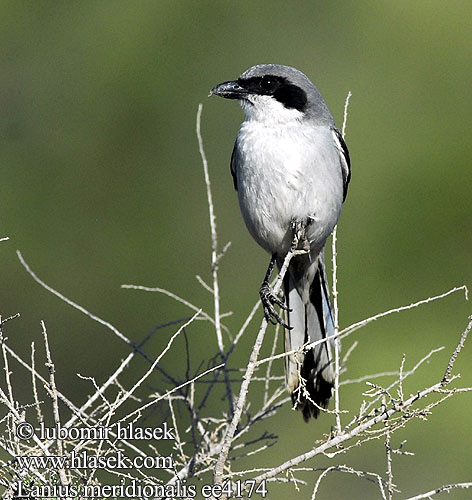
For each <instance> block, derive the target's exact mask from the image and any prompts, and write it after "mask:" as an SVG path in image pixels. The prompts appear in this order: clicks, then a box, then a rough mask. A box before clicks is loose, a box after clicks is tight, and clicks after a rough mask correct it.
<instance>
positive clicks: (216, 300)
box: [196, 104, 234, 416]
mask: <svg viewBox="0 0 472 500" xmlns="http://www.w3.org/2000/svg"><path fill="white" fill-rule="evenodd" d="M202 109H203V105H202V104H199V105H198V111H197V124H196V133H197V139H198V149H199V151H200V157H201V159H202V164H203V173H204V176H205V184H206V190H207V201H208V210H209V216H210V231H211V274H212V277H213V309H214V315H215V318H214V319H215V331H216V338H217V341H218V349H219V350H220V355H221V360H222V361H223V363H224V368H223V371H224V377H225V383H226V393H227V397H228V404H229V412H230V416H231V415H233V413H234V407H233V391H232V389H231V384H230V382H229V374H228V369H227V367H226V361H227V356H226V353H225V347H224V343H223V335H222V333H221V315H220V285H219V280H218V263H219V260H220V259H221V257H222V256H223V254H224V253H225V252H226V250H227V248H228V247H229V246H228V245H227V246H226V247H225V248H224V249H223V251H222V253H221V255H218V235H217V232H216V215H215V209H214V206H213V196H212V193H211V182H210V174H209V171H208V161H207V158H206V154H205V149H204V148H203V139H202V134H201V129H200V124H201V117H202Z"/></svg>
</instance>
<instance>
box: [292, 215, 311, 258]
mask: <svg viewBox="0 0 472 500" xmlns="http://www.w3.org/2000/svg"><path fill="white" fill-rule="evenodd" d="M312 222H313V219H312V218H310V217H308V218H307V219H305V220H297V219H294V220H292V233H293V239H292V246H291V249H292V251H297V250H298V251H300V252H302V253H309V251H310V241H309V240H308V237H307V235H306V228H307V227H308V226H309V225H310V224H311V223H312Z"/></svg>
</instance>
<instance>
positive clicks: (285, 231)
mask: <svg viewBox="0 0 472 500" xmlns="http://www.w3.org/2000/svg"><path fill="white" fill-rule="evenodd" d="M213 94H214V95H218V96H221V97H224V98H227V99H237V100H239V102H240V104H241V106H242V108H243V110H244V111H245V113H246V119H245V121H244V122H243V123H242V124H241V127H240V129H239V133H238V136H237V139H236V143H235V145H234V149H233V154H232V157H231V174H232V176H233V181H234V187H235V188H236V190H237V192H238V198H239V204H240V208H241V212H242V215H243V218H244V221H245V223H246V226H247V228H248V230H249V232H250V233H251V235H252V237H253V238H254V239H255V240H256V242H257V243H259V245H260V246H261V247H262V248H264V249H265V250H266V251H267V252H269V253H270V254H271V256H272V258H271V261H270V265H269V268H268V270H267V274H266V277H265V279H264V282H263V283H262V286H261V290H260V296H261V300H262V303H263V306H264V314H265V317H266V319H267V320H268V321H271V322H273V323H274V322H276V321H277V322H279V323H280V324H282V325H283V326H284V327H285V349H286V350H288V351H292V350H295V349H298V348H301V347H302V346H304V345H306V344H307V343H310V342H314V341H316V340H320V339H323V338H326V336H329V335H331V334H332V333H333V331H334V323H333V317H332V311H331V302H330V298H329V290H328V283H327V279H326V273H325V268H324V260H323V251H324V246H325V243H326V240H327V238H328V237H329V235H330V234H331V232H332V231H333V229H334V227H335V225H336V223H337V221H338V218H339V215H340V212H341V206H342V203H343V201H344V200H345V198H346V193H347V188H348V184H349V180H350V159H349V152H348V149H347V146H346V144H345V142H344V140H343V138H342V136H341V134H340V132H339V130H338V129H337V128H336V126H335V124H334V120H333V117H332V116H331V113H330V112H329V110H328V107H327V106H326V104H325V102H324V100H323V98H322V97H321V95H320V93H319V92H318V89H317V88H316V87H315V85H313V83H312V82H311V81H310V80H309V79H308V77H307V76H306V75H304V74H303V73H302V72H301V71H299V70H297V69H295V68H292V67H290V66H282V65H279V64H259V65H257V66H253V67H252V68H249V69H248V70H247V71H245V72H244V73H243V74H242V75H241V76H240V77H239V78H238V79H237V80H231V81H227V82H223V83H220V84H219V85H217V86H216V87H214V88H213V89H212V90H211V92H210V95H213ZM294 237H297V238H298V239H299V240H300V241H301V245H302V247H304V248H305V249H306V250H307V252H305V253H304V254H301V255H296V256H295V257H293V258H292V260H291V262H290V266H289V269H288V272H287V274H286V276H285V278H284V301H281V300H280V299H279V298H278V297H276V296H275V295H274V294H273V292H272V290H271V288H270V285H269V279H270V275H271V273H272V270H273V268H274V265H275V263H276V264H277V266H278V267H279V268H280V266H281V265H282V262H283V260H284V258H285V256H286V254H287V252H288V251H289V250H290V248H291V245H292V242H293V241H294ZM274 305H279V306H281V307H282V309H284V310H285V314H286V321H284V320H283V319H282V318H281V316H280V315H279V314H278V313H277V311H276V310H275V308H274ZM285 359H286V362H285V375H286V382H287V386H288V389H289V390H290V392H291V395H292V401H293V404H294V406H296V407H297V408H298V409H300V410H301V411H302V413H303V417H304V419H305V421H308V420H309V419H310V417H311V416H312V415H313V416H314V417H315V418H316V417H317V416H318V414H319V411H320V408H326V407H327V405H328V401H329V399H330V397H331V392H332V387H333V369H332V366H331V365H332V358H331V346H330V342H329V341H327V342H323V343H321V344H318V345H317V346H315V347H313V348H310V349H308V350H307V349H303V348H302V349H300V351H299V352H297V354H292V355H290V356H287V357H286V358H285Z"/></svg>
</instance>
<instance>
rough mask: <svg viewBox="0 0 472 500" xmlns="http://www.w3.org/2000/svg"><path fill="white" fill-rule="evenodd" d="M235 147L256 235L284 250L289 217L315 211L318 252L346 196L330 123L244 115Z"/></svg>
mask: <svg viewBox="0 0 472 500" xmlns="http://www.w3.org/2000/svg"><path fill="white" fill-rule="evenodd" d="M236 148H237V152H236V158H237V160H236V164H235V168H236V176H237V183H238V196H239V203H240V207H241V211H242V214H243V217H244V220H245V222H246V225H247V227H248V229H249V231H250V233H251V234H252V236H253V238H254V239H255V240H256V241H257V242H258V243H259V244H260V245H261V246H262V247H263V248H265V249H266V250H267V251H268V252H270V253H277V254H283V253H286V252H287V251H288V248H289V245H290V242H291V239H292V234H291V221H292V220H294V219H296V220H300V219H305V218H306V217H313V219H314V220H313V223H312V224H311V225H310V227H309V231H308V237H309V239H310V243H311V246H312V249H313V250H315V249H317V252H319V250H321V248H322V247H323V245H324V243H325V241H326V239H327V237H328V236H329V234H330V233H331V231H332V230H333V228H334V226H335V224H336V222H337V220H338V217H339V212H340V210H341V204H342V199H343V181H342V174H341V163H340V156H339V152H338V150H337V149H336V145H335V143H334V141H333V138H332V132H331V130H330V129H329V127H315V126H311V125H306V124H303V122H301V121H298V120H297V121H291V122H289V123H277V124H276V126H268V124H267V122H265V123H261V122H260V121H257V120H246V121H245V122H244V123H243V124H242V125H241V128H240V131H239V134H238V139H237V142H236Z"/></svg>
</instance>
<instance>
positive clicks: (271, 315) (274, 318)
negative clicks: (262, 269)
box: [259, 280, 290, 329]
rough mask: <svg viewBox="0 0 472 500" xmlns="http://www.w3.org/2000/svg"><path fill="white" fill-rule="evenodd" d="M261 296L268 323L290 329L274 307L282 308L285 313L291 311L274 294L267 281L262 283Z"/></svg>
mask: <svg viewBox="0 0 472 500" xmlns="http://www.w3.org/2000/svg"><path fill="white" fill-rule="evenodd" d="M259 295H260V297H261V302H262V307H263V308H264V317H265V319H266V320H267V322H268V323H272V324H273V325H276V324H277V323H279V324H280V325H282V326H283V327H284V328H287V329H290V327H289V325H287V323H285V321H284V320H283V319H282V318H281V316H280V314H279V313H278V312H277V311H276V310H275V307H274V305H277V306H279V307H281V308H282V309H284V310H285V311H288V310H289V309H288V307H287V306H286V305H285V303H284V302H283V301H282V300H280V299H279V298H278V297H277V296H276V295H275V294H274V292H273V291H272V288H271V286H270V284H269V282H268V281H267V280H264V281H263V282H262V285H261V288H260V290H259Z"/></svg>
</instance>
